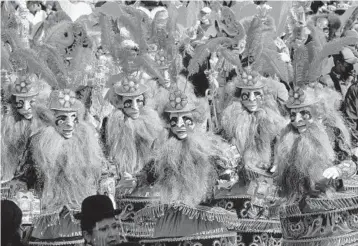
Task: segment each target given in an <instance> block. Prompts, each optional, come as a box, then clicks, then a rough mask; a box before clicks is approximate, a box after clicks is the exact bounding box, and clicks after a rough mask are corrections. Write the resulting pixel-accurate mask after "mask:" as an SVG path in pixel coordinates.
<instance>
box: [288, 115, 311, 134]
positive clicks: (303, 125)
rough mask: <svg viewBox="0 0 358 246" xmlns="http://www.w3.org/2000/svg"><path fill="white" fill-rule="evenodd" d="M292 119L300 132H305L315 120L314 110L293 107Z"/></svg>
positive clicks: (292, 122)
mask: <svg viewBox="0 0 358 246" xmlns="http://www.w3.org/2000/svg"><path fill="white" fill-rule="evenodd" d="M290 120H291V124H292V125H293V126H294V127H295V128H296V129H297V130H298V132H299V133H302V132H305V131H306V130H307V127H308V126H309V125H310V124H311V123H312V121H313V117H312V112H311V111H310V110H309V109H291V112H290Z"/></svg>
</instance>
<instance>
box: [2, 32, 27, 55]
mask: <svg viewBox="0 0 358 246" xmlns="http://www.w3.org/2000/svg"><path fill="white" fill-rule="evenodd" d="M1 42H3V43H7V44H9V45H10V47H11V49H12V51H14V50H16V49H20V48H24V44H22V43H21V41H20V38H19V36H18V35H17V33H16V31H15V30H12V29H2V30H1Z"/></svg>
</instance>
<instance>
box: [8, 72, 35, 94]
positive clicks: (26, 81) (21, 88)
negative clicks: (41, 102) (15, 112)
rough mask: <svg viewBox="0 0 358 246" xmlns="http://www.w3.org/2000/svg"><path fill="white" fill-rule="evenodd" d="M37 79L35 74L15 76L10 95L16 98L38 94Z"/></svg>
mask: <svg viewBox="0 0 358 246" xmlns="http://www.w3.org/2000/svg"><path fill="white" fill-rule="evenodd" d="M38 79H39V78H38V77H37V76H36V75H35V74H26V75H24V76H17V78H16V80H15V82H14V84H12V85H11V94H12V95H14V96H18V97H33V96H37V95H38V94H39V88H38Z"/></svg>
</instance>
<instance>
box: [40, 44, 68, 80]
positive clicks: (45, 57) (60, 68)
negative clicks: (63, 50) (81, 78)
mask: <svg viewBox="0 0 358 246" xmlns="http://www.w3.org/2000/svg"><path fill="white" fill-rule="evenodd" d="M34 50H35V51H37V52H38V56H39V57H40V59H41V60H42V61H43V62H44V63H45V64H46V65H47V66H48V68H49V69H50V70H51V71H52V73H53V74H54V75H55V76H56V79H57V82H58V83H59V86H60V87H63V86H64V87H66V86H65V85H66V83H67V82H66V80H65V78H66V74H67V71H66V66H65V64H64V62H63V59H62V57H61V54H60V53H59V52H58V51H57V49H56V48H55V47H53V46H51V45H47V44H43V45H41V46H37V47H35V48H34Z"/></svg>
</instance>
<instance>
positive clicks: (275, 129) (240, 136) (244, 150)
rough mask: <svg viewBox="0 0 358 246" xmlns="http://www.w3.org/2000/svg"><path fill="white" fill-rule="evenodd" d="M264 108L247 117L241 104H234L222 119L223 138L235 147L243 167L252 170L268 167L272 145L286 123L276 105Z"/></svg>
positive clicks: (236, 102) (246, 112)
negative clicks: (263, 164) (262, 166)
mask: <svg viewBox="0 0 358 246" xmlns="http://www.w3.org/2000/svg"><path fill="white" fill-rule="evenodd" d="M266 101H267V100H266ZM265 103H266V102H265ZM267 105H269V106H263V105H262V106H261V107H260V108H259V109H258V111H256V112H252V113H250V112H248V111H247V110H246V109H245V107H244V106H243V105H242V103H241V102H240V101H233V102H232V103H231V104H230V105H229V106H228V107H227V108H226V109H225V110H224V112H223V115H222V126H223V130H224V137H225V138H226V139H228V140H229V141H231V142H232V143H233V144H235V145H236V147H237V148H238V150H239V152H240V154H241V156H242V158H243V162H244V163H245V165H248V166H251V167H253V168H257V167H258V166H261V165H262V163H265V164H267V165H270V163H271V154H272V149H271V144H272V141H273V140H274V139H275V138H276V137H277V136H278V135H279V134H280V131H281V130H282V129H283V128H284V126H285V122H286V120H285V118H283V117H282V116H281V115H280V113H279V111H278V108H277V106H275V104H267Z"/></svg>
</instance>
